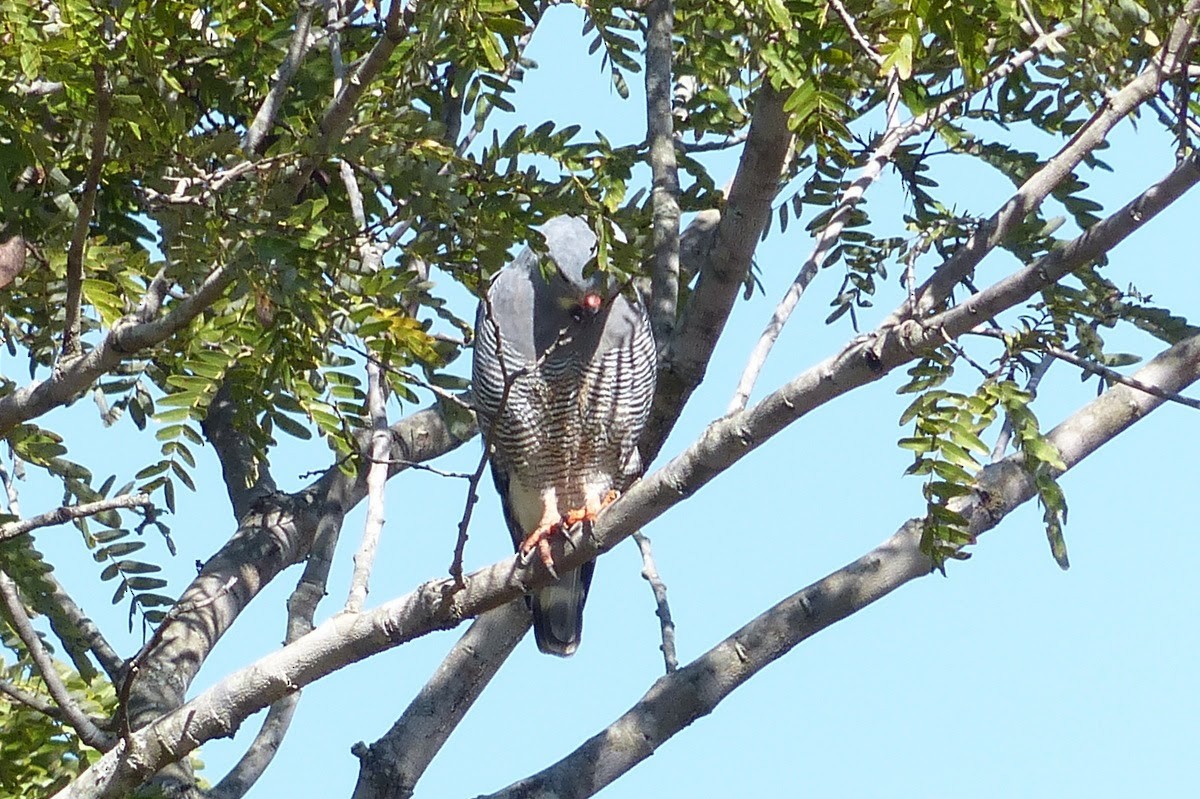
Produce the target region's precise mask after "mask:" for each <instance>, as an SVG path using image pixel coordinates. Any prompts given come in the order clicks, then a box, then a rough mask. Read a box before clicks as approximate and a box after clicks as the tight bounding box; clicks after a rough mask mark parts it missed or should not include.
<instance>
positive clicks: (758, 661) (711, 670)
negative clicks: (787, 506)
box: [480, 337, 1200, 799]
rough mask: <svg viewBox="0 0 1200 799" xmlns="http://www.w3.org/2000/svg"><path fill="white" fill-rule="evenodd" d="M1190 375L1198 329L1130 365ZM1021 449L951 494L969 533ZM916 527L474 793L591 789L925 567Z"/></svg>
mask: <svg viewBox="0 0 1200 799" xmlns="http://www.w3.org/2000/svg"><path fill="white" fill-rule="evenodd" d="M1198 378H1200V337H1193V338H1191V339H1188V340H1187V341H1185V342H1183V343H1180V344H1177V345H1175V346H1174V347H1171V348H1170V349H1169V350H1167V351H1165V352H1163V353H1162V354H1160V355H1159V356H1158V357H1157V358H1155V359H1154V360H1153V361H1152V362H1151V363H1150V364H1149V365H1147V367H1146V368H1145V369H1142V370H1141V371H1139V372H1138V373H1137V379H1138V381H1139V382H1140V383H1142V384H1143V385H1154V386H1157V387H1158V388H1159V389H1160V390H1162V391H1165V392H1167V393H1177V392H1178V391H1179V390H1180V389H1182V388H1183V387H1184V386H1186V385H1189V384H1190V383H1192V382H1194V381H1195V380H1197V379H1198ZM1162 402H1163V400H1162V398H1161V397H1157V396H1155V395H1153V394H1147V393H1145V392H1141V391H1138V390H1136V389H1130V388H1128V387H1126V386H1118V387H1117V388H1115V389H1113V390H1111V391H1108V392H1106V393H1105V394H1104V395H1102V396H1101V397H1100V398H1098V399H1096V400H1095V401H1093V402H1091V403H1090V404H1088V405H1087V406H1085V407H1084V408H1082V409H1081V410H1079V411H1078V412H1076V413H1075V414H1074V415H1073V416H1071V417H1070V418H1069V419H1067V420H1066V421H1064V422H1063V423H1062V424H1060V425H1059V426H1058V427H1056V428H1054V430H1052V431H1051V432H1050V433H1049V434H1048V436H1047V438H1048V439H1049V440H1050V441H1051V442H1052V443H1053V444H1054V445H1055V446H1056V447H1057V448H1058V450H1059V452H1060V453H1061V454H1062V456H1063V460H1064V462H1065V463H1066V464H1067V467H1068V468H1071V467H1074V466H1075V465H1076V464H1078V463H1079V462H1080V461H1081V460H1083V459H1084V458H1085V457H1087V456H1088V455H1090V454H1091V453H1092V452H1094V451H1095V450H1096V449H1098V448H1099V447H1100V446H1102V445H1103V444H1105V443H1107V442H1108V441H1110V440H1112V439H1113V438H1114V437H1115V436H1117V435H1118V434H1120V433H1121V432H1123V431H1125V430H1126V429H1128V428H1129V427H1130V426H1131V425H1133V424H1134V423H1135V422H1137V421H1138V420H1139V419H1142V418H1144V417H1145V415H1146V414H1148V413H1150V412H1151V411H1153V410H1154V409H1155V408H1157V407H1158V406H1159V405H1161V404H1162ZM1022 458H1023V456H1021V455H1013V456H1011V457H1009V458H1007V459H1005V460H1004V461H1001V462H999V463H995V464H992V465H989V466H987V467H985V468H984V469H983V471H982V472H980V475H979V478H978V480H977V488H976V489H975V491H974V492H973V493H972V494H971V496H970V497H967V498H964V499H963V500H961V501H959V502H958V503H956V504H958V505H959V508H957V510H959V512H962V513H964V515H965V516H966V518H967V519H968V521H969V523H970V528H971V531H972V533H974V534H975V535H976V536H978V535H980V534H982V533H984V532H986V531H987V530H990V529H992V528H993V527H995V526H996V525H997V524H999V523H1000V521H1001V520H1002V519H1003V518H1004V517H1005V516H1007V515H1008V514H1009V513H1010V512H1011V511H1012V510H1013V509H1015V508H1016V507H1018V506H1019V505H1021V504H1022V503H1024V502H1027V501H1028V500H1029V499H1031V498H1032V497H1033V496H1034V495H1035V488H1034V481H1033V479H1032V478H1031V477H1030V475H1029V474H1028V472H1027V471H1026V470H1025V469H1024V467H1023V465H1022V463H1023V461H1022ZM921 527H922V524H921V520H919V519H910V520H908V521H907V522H905V523H904V524H903V525H901V527H900V529H899V531H897V532H896V533H895V534H894V535H893V536H892V537H891V538H889V539H888V540H887V541H885V542H883V543H882V544H880V545H879V546H878V547H876V548H875V549H874V550H872V551H871V552H868V553H867V554H866V555H863V556H862V557H861V558H859V559H858V560H856V561H854V562H853V563H851V564H849V565H847V566H845V567H844V568H842V569H839V570H838V571H836V572H834V573H832V574H830V575H828V576H827V577H825V578H824V579H822V580H819V581H817V582H816V583H813V584H812V585H810V586H808V587H807V588H804V589H803V590H801V591H798V592H797V593H795V594H792V595H791V596H789V597H788V598H786V599H784V600H783V601H782V602H779V603H778V604H776V605H775V606H774V607H772V608H770V609H769V610H767V611H766V612H764V613H763V614H762V615H760V616H758V617H757V618H755V619H753V620H752V621H751V622H750V623H748V624H746V625H745V626H744V627H742V628H741V629H739V630H738V631H737V632H735V633H733V634H732V635H730V636H729V637H728V638H726V639H725V640H723V641H721V642H720V643H719V644H717V645H716V646H714V647H713V648H712V649H710V650H708V651H707V652H706V653H704V654H703V655H701V656H700V657H699V658H697V659H696V660H694V661H692V662H691V663H689V664H688V665H687V666H685V667H684V668H682V669H680V670H679V671H676V672H674V673H673V674H669V675H667V676H666V677H662V678H659V679H658V680H657V681H656V682H655V683H654V685H653V686H652V687H651V688H650V690H649V691H647V692H646V694H645V695H644V696H643V697H642V699H641V700H640V701H638V702H637V704H635V705H634V706H633V707H632V708H630V709H629V710H628V711H627V712H626V713H625V714H624V715H622V716H621V717H620V718H618V719H617V720H616V721H614V722H613V723H612V724H611V725H609V726H608V727H607V728H605V729H604V730H602V731H601V732H600V733H598V734H597V735H595V736H593V737H592V738H590V739H588V740H587V741H586V742H585V743H584V744H583V745H581V746H580V747H579V748H578V749H576V750H575V751H574V752H572V753H571V754H569V755H567V756H566V757H565V758H563V759H562V760H560V761H559V762H558V763H555V764H554V765H552V766H550V767H548V768H546V769H544V770H543V771H541V772H539V773H538V774H535V775H533V776H531V777H529V778H527V779H524V780H521V781H520V782H517V783H514V784H513V785H510V786H509V787H508V788H506V789H504V790H502V791H498V792H496V793H494V794H491V795H490V796H487V797H480V799H518V797H528V796H570V797H573V798H574V799H583V797H587V796H592V795H593V794H595V793H596V792H598V791H599V790H600V789H601V788H603V787H604V786H606V785H608V784H610V783H611V782H613V780H615V779H617V778H618V777H620V776H621V775H622V774H624V773H625V772H627V771H629V770H630V769H631V768H633V767H634V766H636V765H637V764H638V763H640V762H641V761H643V760H645V759H646V758H647V757H649V756H650V755H651V754H653V753H654V751H655V750H656V749H657V748H658V747H659V746H661V745H662V744H663V743H664V742H666V741H667V740H668V739H670V738H671V737H672V736H674V735H675V734H676V733H678V732H680V731H682V730H683V729H684V728H685V727H687V726H688V725H690V724H691V723H692V722H694V721H696V720H697V719H699V718H701V717H703V716H705V715H708V714H709V713H711V712H712V711H713V709H714V708H715V707H716V706H717V705H718V704H719V703H720V702H721V701H722V700H723V699H725V697H727V696H728V695H729V694H731V693H732V692H733V691H734V689H736V688H738V687H740V686H741V685H743V684H744V683H745V682H746V681H747V680H749V679H750V678H751V677H753V676H754V675H755V674H757V673H758V672H759V671H761V670H762V669H763V668H764V667H765V666H767V665H768V664H770V663H772V662H774V661H775V660H776V659H778V658H779V657H781V656H783V655H785V654H787V653H788V652H789V651H791V650H792V649H793V648H795V647H796V646H797V645H798V644H800V643H801V642H803V641H805V640H807V639H808V638H810V637H811V636H813V635H815V634H816V633H818V632H820V631H821V630H824V629H826V628H827V627H830V626H832V625H833V624H835V623H837V622H839V621H842V620H843V619H846V618H847V617H849V616H850V615H852V614H854V613H856V612H858V611H859V610H862V609H863V608H865V607H866V606H867V605H869V604H871V603H872V602H875V601H876V600H878V599H881V598H883V597H884V596H887V595H888V594H889V593H891V592H892V591H894V590H896V589H897V588H899V587H900V586H902V585H904V584H905V583H908V582H910V581H912V580H915V579H917V578H919V577H924V576H925V575H927V574H929V573H930V572H931V571H932V568H933V563H932V561H931V560H930V558H929V556H928V555H926V554H924V553H923V552H921V548H920V541H921Z"/></svg>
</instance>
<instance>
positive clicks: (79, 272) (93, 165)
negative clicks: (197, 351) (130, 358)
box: [62, 61, 112, 358]
mask: <svg viewBox="0 0 1200 799" xmlns="http://www.w3.org/2000/svg"><path fill="white" fill-rule="evenodd" d="M92 72H93V74H94V76H95V81H96V121H95V122H94V123H92V152H91V155H90V156H89V158H88V167H87V174H86V175H85V177H84V179H83V197H82V198H81V199H80V201H79V207H78V215H77V216H76V217H75V227H74V228H73V229H72V231H71V246H70V248H69V249H68V250H67V299H66V303H65V305H66V318H65V321H64V324H63V346H62V354H63V358H71V357H74V356H77V355H79V351H80V344H81V342H80V340H79V337H80V335H81V330H82V321H81V319H80V312H81V306H82V302H83V254H84V248H85V247H86V246H87V235H88V228H89V227H90V226H91V224H92V212H93V211H94V210H95V207H96V192H97V191H99V189H100V172H101V170H102V169H103V168H104V150H105V148H106V147H107V146H108V123H109V118H110V117H111V115H112V90H111V87H110V86H109V85H108V71H107V70H106V69H105V67H104V65H103V64H101V63H100V62H99V61H97V62H96V63H94V64H93V65H92Z"/></svg>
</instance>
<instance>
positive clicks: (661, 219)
mask: <svg viewBox="0 0 1200 799" xmlns="http://www.w3.org/2000/svg"><path fill="white" fill-rule="evenodd" d="M674 20H675V3H674V0H651V2H650V6H649V8H648V9H647V10H646V140H647V143H648V144H649V146H650V152H649V158H650V172H651V186H652V189H651V198H652V201H653V207H654V264H653V267H652V269H651V271H650V275H651V277H650V293H651V299H650V322H651V327H652V328H653V330H654V340H655V341H656V342H658V343H659V347H662V346H663V345H664V344H665V343H666V342H668V341H670V340H671V336H672V334H673V333H674V332H675V316H676V306H677V305H678V303H679V169H678V167H677V166H676V164H675V131H674V116H673V115H672V113H671V87H672V83H671V60H672V48H671V36H672V30H673V26H674Z"/></svg>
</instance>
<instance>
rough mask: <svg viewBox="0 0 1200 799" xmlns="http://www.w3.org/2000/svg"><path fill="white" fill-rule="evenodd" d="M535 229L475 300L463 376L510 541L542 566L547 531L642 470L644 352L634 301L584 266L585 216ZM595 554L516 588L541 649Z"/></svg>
mask: <svg viewBox="0 0 1200 799" xmlns="http://www.w3.org/2000/svg"><path fill="white" fill-rule="evenodd" d="M540 230H541V233H542V235H543V236H544V237H545V239H546V248H547V252H546V254H545V255H544V256H539V255H538V254H536V253H534V252H533V251H532V250H531V249H529V248H526V249H525V250H524V251H522V252H521V254H520V255H519V256H517V258H516V260H515V261H513V262H512V263H511V264H509V265H508V266H506V267H504V268H503V269H501V270H500V271H499V272H498V273H497V274H496V276H495V278H494V279H493V280H492V283H491V286H490V287H489V288H488V292H487V298H486V299H485V300H484V301H482V302H481V303H480V306H479V312H478V314H477V316H476V322H475V331H476V333H475V336H476V338H475V355H474V362H473V364H472V382H473V386H474V395H475V407H476V410H477V412H478V414H479V417H480V419H479V427H480V430H481V431H483V434H484V437H485V442H484V445H485V446H488V447H491V448H492V477H493V478H494V480H495V482H496V491H497V492H498V493H499V494H500V499H501V501H502V503H503V506H504V518H505V520H506V522H507V524H508V529H509V532H510V533H511V535H512V539H513V544H514V545H515V546H516V547H517V549H518V551H519V552H521V553H522V554H523V555H525V556H529V555H531V554H532V553H533V552H537V553H538V555H539V557H541V559H542V561H543V563H545V564H546V566H547V568H548V569H550V571H551V573H555V570H554V564H553V561H552V559H551V556H550V546H549V542H548V540H549V538H550V537H552V536H553V535H555V534H559V533H561V532H564V531H565V530H567V529H570V527H571V526H573V525H574V524H575V523H577V522H581V521H591V520H593V519H595V517H596V515H597V514H598V513H599V512H600V510H601V509H602V508H603V507H604V506H605V505H607V504H608V503H609V502H611V501H612V500H614V499H615V498H616V497H617V496H618V494H619V492H620V491H622V490H624V489H625V488H626V487H627V486H628V485H629V483H630V482H632V481H633V479H635V478H636V477H637V476H638V475H640V474H641V471H642V463H641V459H640V458H639V456H638V450H637V443H638V437H639V436H640V435H641V432H642V428H643V426H644V425H645V423H646V417H647V415H648V414H649V412H650V402H651V400H652V399H653V396H654V381H655V367H656V356H655V347H654V338H653V335H652V334H651V332H650V320H649V317H648V316H647V314H646V309H645V307H644V306H643V305H642V303H641V302H640V301H636V300H630V299H627V298H626V297H625V296H623V295H622V294H621V293H620V287H619V286H618V285H617V284H616V282H615V281H614V280H613V278H612V276H611V275H608V274H605V273H602V272H595V271H592V272H591V273H590V274H585V272H588V271H590V270H589V269H586V267H589V265H591V266H594V264H592V262H593V261H594V259H595V254H596V236H595V235H594V234H593V233H592V231H591V229H590V228H589V227H588V224H587V223H586V222H585V221H584V220H583V219H579V218H576V217H569V216H559V217H555V218H553V219H551V220H550V221H548V222H547V223H546V224H545V225H543V226H542V228H541V229H540ZM547 260H548V262H549V263H545V261H547ZM595 565H596V564H595V561H594V560H593V561H590V562H588V563H585V564H584V565H583V566H581V567H580V568H579V569H576V570H572V571H571V572H568V573H565V574H561V575H558V577H557V578H556V580H555V582H553V583H551V584H550V585H548V586H546V587H544V588H539V589H537V590H536V591H534V592H533V594H532V596H530V597H529V602H530V607H531V609H532V611H533V630H534V634H535V637H536V639H537V645H538V648H539V649H540V650H542V651H543V652H547V653H550V654H554V655H560V656H562V657H566V656H567V655H570V654H572V653H574V652H575V649H576V648H577V647H578V646H579V636H580V632H581V630H582V625H583V604H584V602H585V601H586V599H587V592H588V586H589V585H590V584H591V581H592V572H593V570H594V569H595Z"/></svg>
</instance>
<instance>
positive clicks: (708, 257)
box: [641, 82, 792, 463]
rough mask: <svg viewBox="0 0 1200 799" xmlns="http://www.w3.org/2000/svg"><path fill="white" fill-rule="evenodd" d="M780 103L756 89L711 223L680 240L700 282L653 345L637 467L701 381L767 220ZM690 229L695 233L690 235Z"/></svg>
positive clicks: (783, 128) (783, 136)
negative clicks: (653, 381)
mask: <svg viewBox="0 0 1200 799" xmlns="http://www.w3.org/2000/svg"><path fill="white" fill-rule="evenodd" d="M784 99H785V98H784V97H783V96H782V95H781V94H779V93H778V92H776V91H775V90H774V89H772V88H771V87H770V86H769V84H766V83H765V82H764V85H763V87H762V88H761V89H759V93H758V98H757V100H756V102H755V105H754V116H753V118H752V120H751V123H750V133H749V136H748V138H747V139H746V146H745V147H744V148H743V150H742V157H741V160H740V161H739V163H738V169H737V173H736V174H735V175H734V178H733V183H732V185H731V187H730V190H729V197H728V200H727V201H726V203H725V208H724V210H723V211H722V213H721V214H720V216H719V221H717V219H718V217H717V216H716V212H711V213H709V214H701V215H700V217H698V218H697V220H696V222H694V223H693V224H692V225H691V226H690V228H689V233H685V234H684V242H683V247H682V252H681V254H685V255H693V256H694V257H693V260H694V261H695V263H694V264H690V265H689V268H690V270H691V271H694V272H699V274H700V279H699V282H698V283H697V284H696V288H695V290H694V291H693V292H692V295H691V298H690V299H689V301H688V305H687V307H686V309H685V310H684V312H683V316H682V318H681V319H680V320H679V327H678V329H677V332H676V334H675V335H674V336H673V337H672V339H671V340H670V341H669V342H659V346H660V347H663V345H664V344H665V345H666V348H665V351H663V352H662V362H661V363H660V365H659V370H658V388H657V392H656V395H655V398H654V407H653V408H652V409H651V411H650V419H649V421H648V422H647V424H646V430H645V432H644V433H643V435H642V443H641V449H642V462H643V463H650V462H651V461H653V460H654V456H655V455H657V454H658V451H659V450H660V449H661V448H662V445H663V443H664V442H665V441H666V439H667V435H669V434H670V432H671V429H672V428H673V427H674V426H675V421H676V420H677V419H678V418H679V413H680V411H681V410H682V408H683V406H684V404H685V403H686V402H687V400H688V398H689V397H690V396H691V394H692V392H693V391H694V390H695V389H696V386H698V385H700V381H701V380H703V379H704V372H705V370H706V369H707V368H708V361H709V359H710V358H711V357H712V353H713V349H714V348H715V347H716V344H717V340H718V339H719V338H720V337H721V332H722V331H723V330H724V329H725V322H726V320H728V318H729V313H730V311H732V310H733V303H734V301H735V300H736V299H737V296H738V292H739V291H740V290H741V289H742V286H743V285H744V284H745V280H746V275H747V274H748V273H749V270H750V260H751V258H752V257H753V255H754V249H755V247H756V246H757V245H758V240H759V237H760V236H761V235H762V231H763V228H764V227H765V226H766V224H767V218H768V217H769V216H770V213H771V201H772V200H773V199H774V197H775V195H776V193H777V192H778V191H779V179H780V175H781V174H782V172H783V164H784V160H785V159H786V158H787V153H788V148H789V146H790V144H791V140H792V134H791V132H790V131H789V130H788V126H787V114H786V113H784V111H783V101H784ZM714 223H715V229H714ZM691 228H695V232H694V233H693V232H692V231H691ZM709 231H712V233H711V237H710V233H709ZM689 234H690V235H692V236H694V237H695V238H697V239H701V240H703V244H702V245H701V246H696V247H695V248H693V247H690V246H689V242H688V241H687V239H688V238H689ZM703 245H707V246H703Z"/></svg>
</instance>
